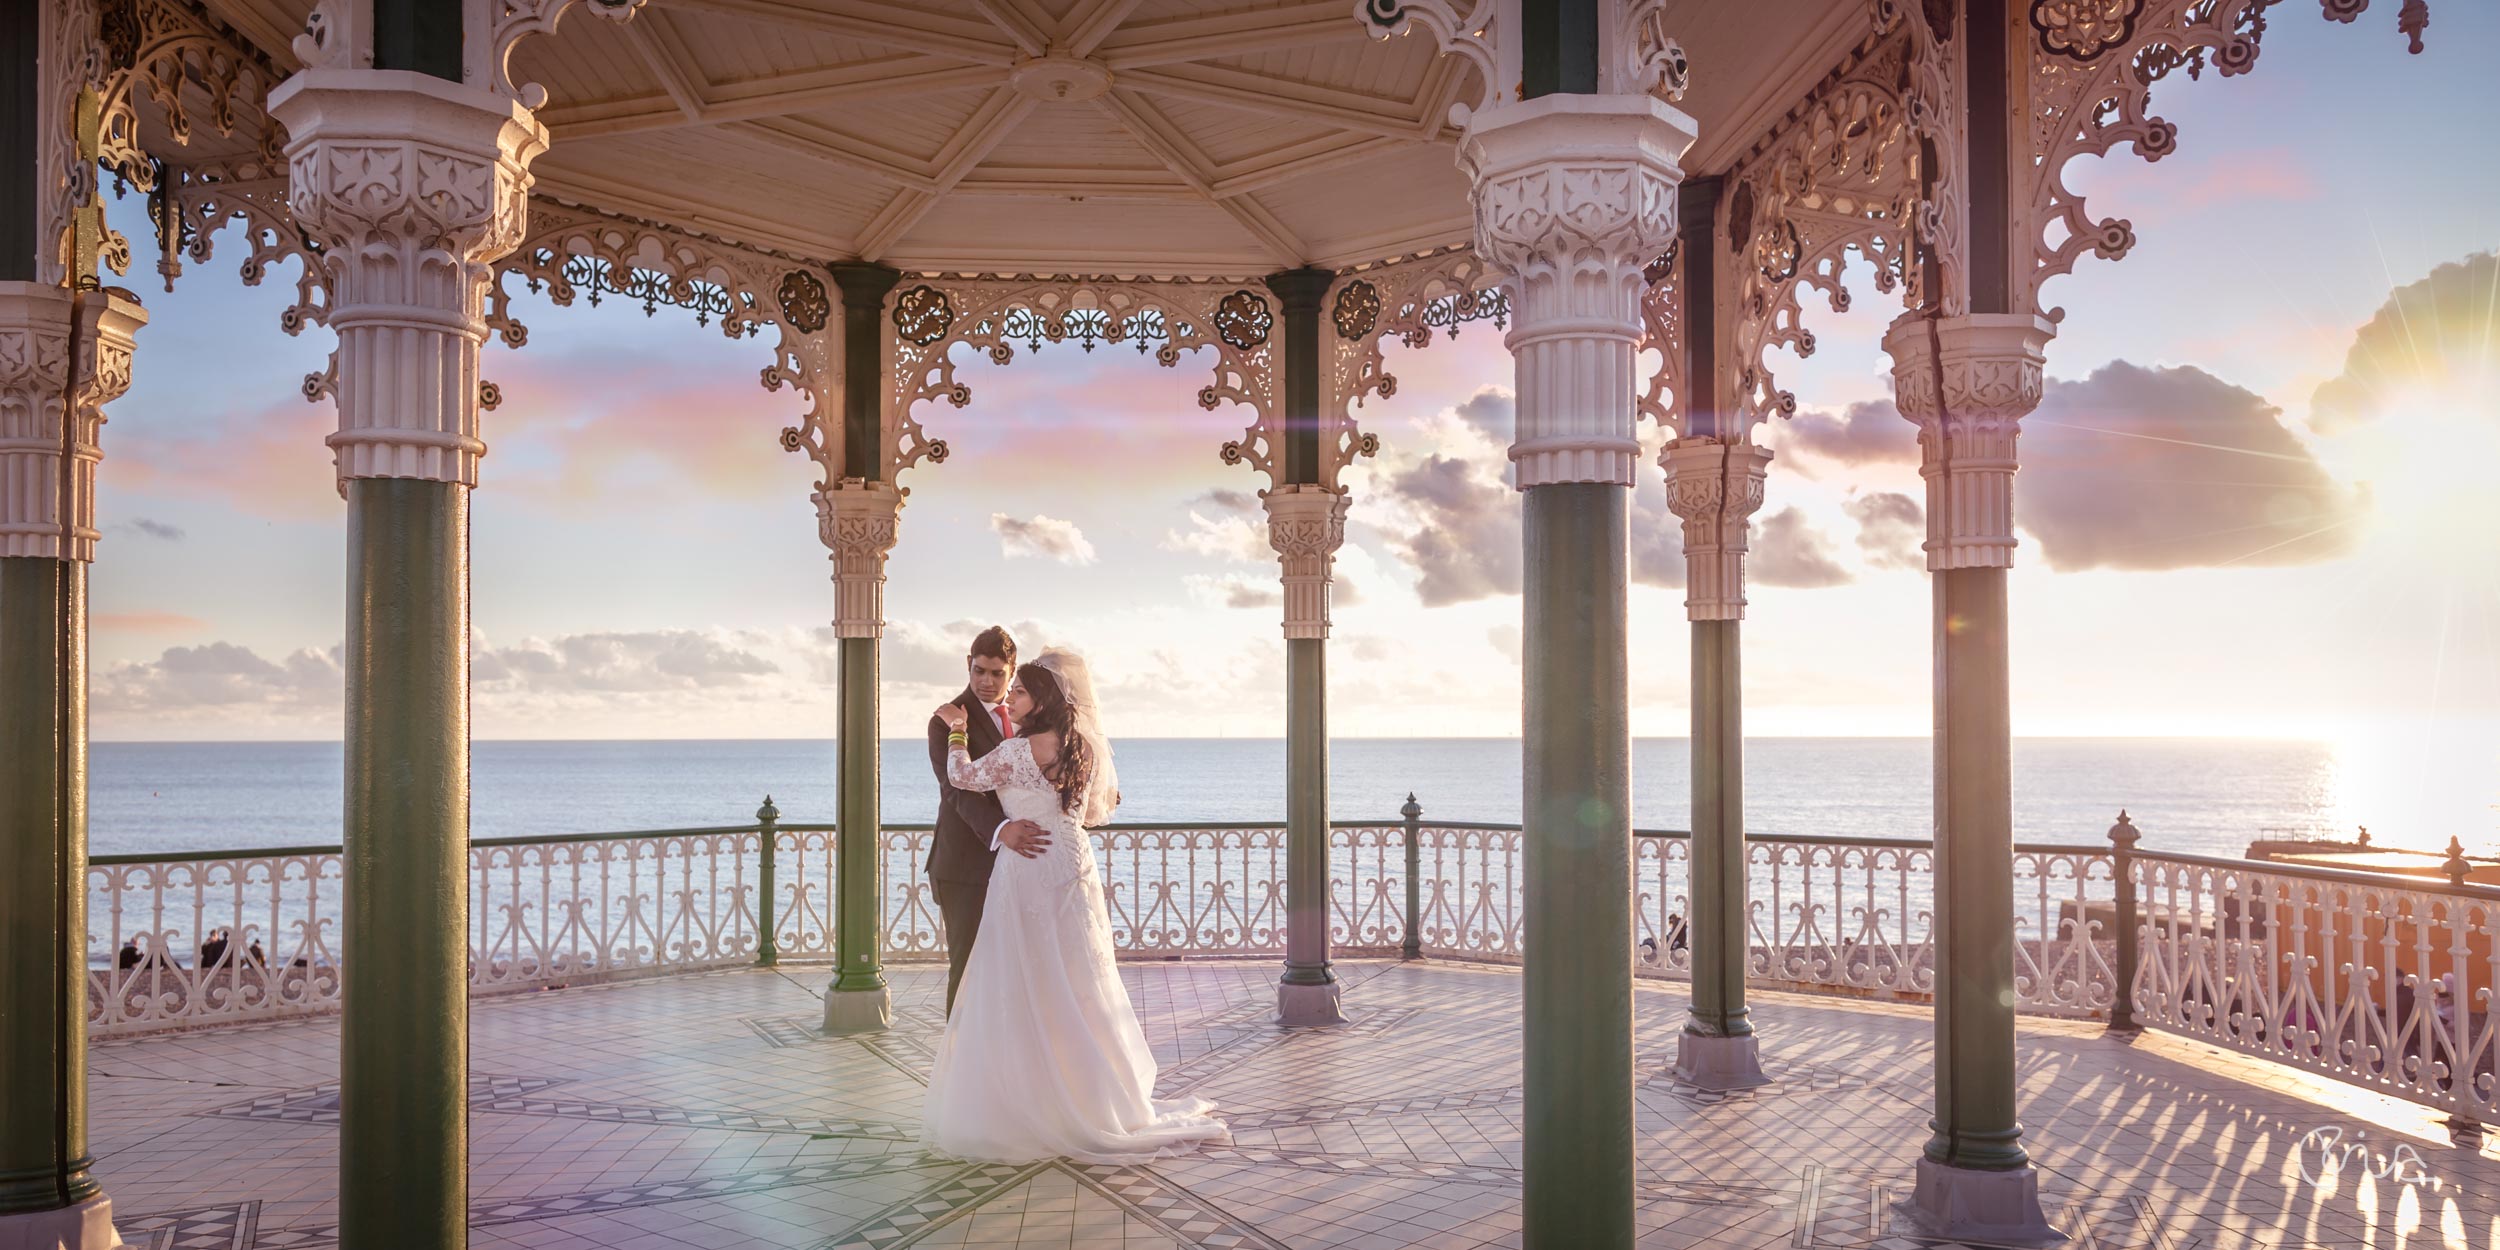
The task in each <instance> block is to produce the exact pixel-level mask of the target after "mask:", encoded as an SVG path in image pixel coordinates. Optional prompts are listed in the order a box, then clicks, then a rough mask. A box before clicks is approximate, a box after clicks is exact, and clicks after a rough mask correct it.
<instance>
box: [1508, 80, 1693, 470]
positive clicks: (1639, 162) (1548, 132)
mask: <svg viewBox="0 0 2500 1250" xmlns="http://www.w3.org/2000/svg"><path fill="white" fill-rule="evenodd" d="M1693 133H1694V131H1693V122H1692V119H1691V118H1689V117H1686V116H1685V115H1684V114H1682V113H1680V112H1678V111H1677V110H1675V109H1673V108H1671V107H1669V106H1668V105H1666V104H1665V103H1663V102H1661V101H1659V100H1657V99H1656V98H1654V97H1652V96H1648V95H1549V96H1542V97H1539V98H1537V99H1534V100H1530V101H1527V102H1525V103H1521V104H1503V105H1500V106H1498V107H1496V108H1492V109H1488V110H1486V111H1485V112H1483V113H1481V114H1479V115H1477V116H1476V118H1475V119H1474V120H1473V122H1472V123H1471V124H1470V126H1469V128H1468V131H1467V134H1466V137H1465V138H1464V139H1463V140H1462V141H1461V144H1460V149H1459V164H1460V166H1461V167H1462V168H1463V169H1465V170H1466V172H1467V174H1468V177H1469V179H1470V181H1471V182H1472V184H1473V189H1472V193H1471V197H1470V198H1471V199H1472V201H1473V203H1474V206H1475V213H1476V252H1477V254H1478V255H1479V256H1481V257H1483V258H1484V260H1485V261H1486V262H1487V263H1489V264H1491V265H1493V266H1494V267H1496V268H1498V269H1501V270H1504V271H1506V272H1507V273H1508V274H1509V275H1510V288H1511V294H1512V300H1511V305H1512V306H1511V316H1512V326H1511V330H1510V334H1509V336H1508V338H1507V339H1506V340H1505V342H1506V343H1507V344H1508V345H1509V347H1510V349H1511V352H1512V354H1513V355H1514V356H1516V357H1517V359H1518V372H1519V425H1518V434H1517V441H1516V442H1514V443H1513V444H1512V445H1511V451H1510V456H1511V459H1512V460H1514V461H1516V462H1518V466H1519V467H1518V484H1519V487H1520V489H1522V490H1526V489H1529V488H1532V487H1536V486H1542V485H1547V484H1549V483H1558V482H1609V483H1614V484H1617V485H1626V486H1628V485H1630V484H1631V482H1632V466H1633V462H1634V460H1635V459H1637V458H1638V457H1639V455H1640V443H1639V440H1638V438H1637V437H1636V435H1635V433H1634V431H1633V396H1634V392H1635V389H1636V382H1635V378H1634V376H1633V371H1634V356H1635V354H1636V353H1637V351H1638V350H1639V346H1640V342H1641V334H1642V328H1643V327H1642V321H1641V294H1642V291H1643V290H1644V289H1645V287H1646V286H1647V281H1646V279H1645V278H1644V276H1643V272H1642V271H1643V269H1644V268H1645V267H1646V266H1648V265H1649V264H1650V262H1652V261H1654V260H1656V259H1657V258H1658V256H1659V254H1660V253H1661V252H1664V251H1665V250H1666V248H1667V245H1668V244H1669V243H1670V242H1672V241H1673V240H1674V239H1675V236H1676V226H1677V222H1676V200H1675V191H1676V187H1677V186H1678V185H1679V184H1680V183H1682V182H1683V180H1684V171H1683V169H1682V168H1681V167H1680V166H1679V165H1678V164H1677V163H1676V162H1677V160H1678V158H1680V157H1681V156H1682V155H1683V153H1684V150H1685V149H1686V148H1687V147H1689V146H1691V144H1692V141H1693Z"/></svg>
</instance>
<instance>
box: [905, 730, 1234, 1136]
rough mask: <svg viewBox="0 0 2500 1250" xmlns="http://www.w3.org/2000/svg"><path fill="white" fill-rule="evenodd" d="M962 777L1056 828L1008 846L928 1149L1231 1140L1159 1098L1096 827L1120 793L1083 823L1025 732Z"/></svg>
mask: <svg viewBox="0 0 2500 1250" xmlns="http://www.w3.org/2000/svg"><path fill="white" fill-rule="evenodd" d="M947 779H948V780H950V781H952V782H953V783H954V784H955V787H956V788H957V789H960V790H994V791H997V792H998V796H999V801H1000V804H1001V806H1003V807H1004V808H1005V809H1006V813H1007V817H1008V819H1010V820H1030V821H1032V822H1034V823H1035V824H1038V825H1040V826H1041V827H1043V828H1044V829H1047V830H1049V831H1050V847H1049V849H1048V850H1046V851H1044V852H1043V853H1042V854H1041V855H1039V856H1036V857H1034V858H1030V859H1028V858H1026V857H1024V856H1022V855H1019V854H1017V853H1015V852H1013V851H1008V850H1001V851H1000V852H999V854H998V865H997V868H996V869H995V870H994V871H993V872H992V873H991V875H990V891H989V895H988V898H987V900H986V901H985V902H984V904H983V906H982V910H981V936H980V940H979V941H977V942H975V943H973V947H972V958H971V961H970V962H969V963H968V964H966V965H965V968H964V979H963V985H962V986H961V987H960V988H959V989H958V990H957V991H956V994H955V1010H954V1014H953V1015H952V1016H951V1017H950V1018H949V1019H948V1020H947V1022H946V1036H945V1038H944V1039H943V1040H941V1041H940V1042H939V1043H938V1050H937V1063H936V1067H935V1070H934V1072H933V1073H932V1074H931V1076H930V1078H929V1093H928V1097H927V1099H926V1100H925V1102H924V1111H923V1114H922V1116H921V1130H920V1141H921V1145H922V1146H924V1147H926V1148H927V1149H929V1150H932V1151H935V1152H937V1153H940V1154H945V1155H952V1156H954V1157H957V1158H962V1159H978V1160H983V1161H989V1162H1002V1163H1023V1162H1028V1161H1032V1160H1039V1159H1048V1158H1053V1157H1056V1156H1062V1155H1064V1156H1067V1157H1069V1158H1074V1159H1080V1160H1083V1161H1085V1162H1088V1163H1112V1164H1117V1163H1136V1162H1142V1161H1144V1160H1147V1159H1152V1158H1156V1157H1158V1156H1162V1155H1168V1154H1175V1153H1179V1152H1181V1151H1184V1150H1188V1149H1191V1148H1193V1147H1195V1146H1197V1145H1199V1144H1201V1143H1205V1142H1218V1141H1228V1140H1230V1139H1231V1134H1230V1132H1229V1131H1228V1130H1226V1128H1225V1127H1224V1122H1223V1121H1221V1120H1219V1119H1216V1118H1215V1117H1214V1115H1213V1114H1212V1112H1213V1111H1214V1110H1215V1104H1214V1103H1212V1102H1209V1101H1207V1100H1206V1099H1203V1098H1184V1099H1179V1100H1176V1101H1169V1102H1161V1101H1157V1100H1155V1099H1154V1098H1153V1097H1152V1094H1153V1090H1154V1083H1155V1060H1154V1055H1153V1054H1152V1053H1151V1052H1150V1051H1148V1050H1147V1048H1146V1034H1145V1031H1144V1030H1143V1029H1141V1028H1139V1027H1138V1023H1137V1011H1136V1009H1135V1008H1134V1007H1132V1006H1131V1005H1130V1004H1129V997H1128V988H1127V987H1126V986H1124V985H1122V984H1121V983H1120V973H1119V969H1118V968H1116V967H1114V966H1113V964H1112V960H1111V917H1110V915H1109V913H1108V912H1107V911H1106V910H1105V909H1104V906H1103V896H1102V879H1101V877H1100V876H1099V875H1098V874H1097V873H1096V872H1095V869H1094V852H1093V847H1092V843H1091V840H1090V839H1088V838H1087V837H1086V834H1085V825H1087V824H1098V823H1101V822H1102V821H1103V820H1105V819H1108V818H1109V816H1110V805H1111V803H1112V802H1116V799H1113V798H1110V797H1108V794H1107V792H1106V791H1105V790H1104V789H1103V788H1097V791H1096V793H1095V794H1094V795H1093V796H1092V797H1091V798H1090V799H1089V801H1088V802H1087V804H1086V811H1085V812H1084V813H1083V815H1084V817H1085V820H1084V821H1083V822H1080V821H1079V820H1077V819H1075V818H1073V817H1071V816H1070V815H1069V814H1068V813H1067V812H1065V811H1063V810H1061V808H1060V803H1059V795H1058V793H1057V792H1056V791H1054V790H1053V789H1052V788H1051V785H1050V783H1049V781H1048V780H1047V779H1045V778H1044V777H1043V776H1042V770H1041V767H1040V766H1039V765H1038V764H1037V763H1035V762H1034V759H1033V744H1032V743H1031V742H1030V741H1029V740H1027V739H1024V738H1010V739H1008V740H1007V741H1005V742H1002V743H1000V744H998V747H997V749H996V750H993V751H991V752H990V753H989V754H988V755H985V756H983V757H981V758H980V759H977V760H975V759H972V758H971V757H969V756H967V755H965V754H964V753H962V752H960V751H958V752H955V753H954V754H953V755H952V756H951V757H950V758H949V760H948V764H947Z"/></svg>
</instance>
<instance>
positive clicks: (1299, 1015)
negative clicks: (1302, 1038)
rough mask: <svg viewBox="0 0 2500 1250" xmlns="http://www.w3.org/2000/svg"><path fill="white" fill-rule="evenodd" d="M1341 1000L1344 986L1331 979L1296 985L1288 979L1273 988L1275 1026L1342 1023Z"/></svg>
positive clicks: (1344, 1017)
mask: <svg viewBox="0 0 2500 1250" xmlns="http://www.w3.org/2000/svg"><path fill="white" fill-rule="evenodd" d="M1344 1000H1345V986H1344V985H1343V984H1342V983H1341V982H1339V981H1338V980H1337V979H1336V978H1335V977H1333V976H1332V977H1330V978H1328V979H1327V980H1326V981H1323V982H1321V983H1319V984H1317V985H1297V984H1295V983H1294V982H1293V981H1292V980H1291V979H1290V978H1288V979H1286V980H1284V981H1280V982H1278V983H1277V985H1276V1023H1278V1024H1280V1025H1283V1026H1284V1027H1286V1028H1288V1029H1308V1028H1324V1027H1326V1026H1328V1025H1332V1024H1344V1023H1346V1014H1345V1002H1344Z"/></svg>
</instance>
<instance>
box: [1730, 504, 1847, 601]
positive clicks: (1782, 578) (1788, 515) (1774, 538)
mask: <svg viewBox="0 0 2500 1250" xmlns="http://www.w3.org/2000/svg"><path fill="white" fill-rule="evenodd" d="M1748 548H1749V550H1750V551H1751V553H1752V554H1751V555H1750V556H1748V557H1747V558H1746V561H1745V576H1746V579H1747V580H1748V581H1753V582H1758V583H1760V584H1762V585H1765V586H1787V587H1791V588H1795V589H1804V590H1812V589H1818V588H1820V587H1824V586H1839V585H1842V584H1844V583H1846V582H1848V581H1849V570H1848V569H1846V568H1843V567H1841V564H1840V561H1839V560H1838V559H1836V558H1834V557H1833V555H1832V549H1831V543H1830V541H1829V540H1827V539H1825V538H1824V537H1823V535H1822V534H1821V532H1819V531H1817V530H1816V529H1815V528H1814V527H1813V526H1812V525H1811V524H1809V523H1808V522H1807V521H1806V514H1805V513H1802V512H1799V511H1798V510H1796V509H1795V508H1782V509H1780V510H1779V511H1777V512H1774V513H1772V514H1771V515H1770V517H1769V518H1767V519H1765V520H1764V521H1762V522H1761V523H1760V524H1759V525H1757V526H1756V527H1755V531H1754V536H1753V539H1752V541H1751V542H1750V543H1749V544H1748Z"/></svg>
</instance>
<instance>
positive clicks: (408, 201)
mask: <svg viewBox="0 0 2500 1250" xmlns="http://www.w3.org/2000/svg"><path fill="white" fill-rule="evenodd" d="M269 111H270V114H271V115H272V116H274V117H276V118H277V119H278V120H279V121H280V122H282V123H283V124H284V125H285V126H286V128H287V133H288V136H289V137H288V140H287V147H286V155H287V163H288V171H289V185H288V192H287V208H288V211H289V213H290V214H291V215H292V216H293V217H294V219H295V221H296V222H297V224H299V225H301V226H302V227H303V229H304V231H305V233H306V234H307V235H308V236H310V237H311V238H312V239H314V240H315V241H317V242H318V243H320V245H321V253H320V263H321V270H322V277H323V279H324V285H325V286H326V287H327V288H328V290H329V295H330V308H329V314H328V316H329V324H330V327H331V329H333V330H336V331H337V332H338V336H339V350H338V356H337V358H336V361H335V363H334V365H333V369H334V372H335V378H336V381H335V386H336V390H335V398H336V399H337V401H338V410H339V429H338V433H336V434H333V435H331V436H330V438H329V440H328V442H329V444H330V446H331V447H332V449H333V450H334V451H335V452H336V455H337V459H338V468H339V478H340V488H341V490H344V489H345V483H346V479H348V478H357V477H406V478H421V479H425V480H428V481H437V482H458V483H460V484H461V485H464V486H475V485H477V460H478V457H479V456H481V455H483V454H485V451H486V444H485V443H484V442H483V441H481V440H480V439H479V437H478V421H477V411H478V410H477V397H478V372H477V370H478V364H477V349H478V346H479V344H481V343H483V342H484V341H485V339H486V318H485V299H486V289H487V286H488V284H489V283H490V282H492V281H493V278H494V262H495V261H497V260H499V259H501V258H502V257H504V256H505V255H506V254H508V253H510V252H511V251H512V249H513V248H514V247H516V246H518V245H519V244H520V242H521V239H522V237H523V233H524V228H525V226H526V225H527V222H528V213H529V192H530V185H531V178H530V170H529V167H530V162H531V161H532V160H535V159H536V158H537V156H538V154H539V153H541V152H543V151H545V150H546V147H547V131H546V129H545V128H544V127H542V126H540V125H539V124H538V122H537V120H536V119H535V118H533V117H531V116H530V114H529V112H528V111H527V110H526V109H523V108H521V107H520V106H519V105H517V104H515V103H514V102H513V101H512V100H510V99H509V98H506V97H501V96H497V95H495V94H493V93H490V92H487V91H482V90H478V89H476V88H472V87H467V86H463V85H461V84H457V83H452V82H447V81H445V80H443V79H439V78H433V77H429V76H426V75H422V74H415V73H409V72H406V71H398V70H371V69H313V70H306V71H304V72H302V73H299V74H297V75H295V76H294V77H292V78H290V79H288V80H287V81H286V82H285V83H284V84H283V85H281V86H280V87H279V88H278V90H277V91H275V92H273V93H272V94H271V96H270V99H269Z"/></svg>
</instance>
